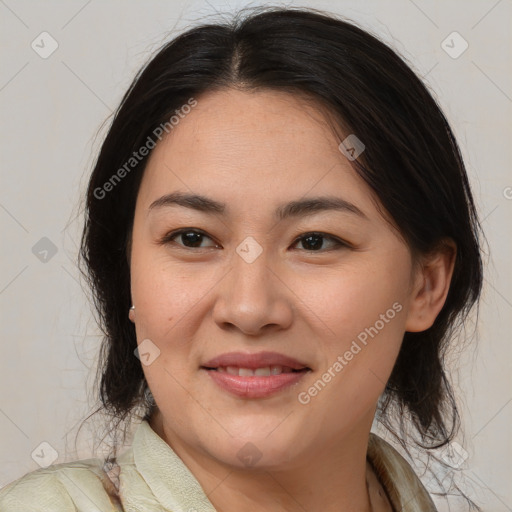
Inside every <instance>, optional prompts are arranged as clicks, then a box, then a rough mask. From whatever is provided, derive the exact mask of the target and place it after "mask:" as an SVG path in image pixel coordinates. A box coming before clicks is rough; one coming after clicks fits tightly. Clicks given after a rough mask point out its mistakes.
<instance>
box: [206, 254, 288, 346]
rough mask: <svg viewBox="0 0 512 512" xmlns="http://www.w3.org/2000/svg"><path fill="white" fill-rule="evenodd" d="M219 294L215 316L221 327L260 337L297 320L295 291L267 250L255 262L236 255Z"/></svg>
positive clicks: (220, 285)
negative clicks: (287, 283)
mask: <svg viewBox="0 0 512 512" xmlns="http://www.w3.org/2000/svg"><path fill="white" fill-rule="evenodd" d="M217 294H218V295H217V297H216V301H215V306H214V308H213V319H214V321H215V322H216V323H217V325H218V326H219V327H220V328H221V329H224V330H236V329H238V330H239V331H241V332H242V333H244V334H245V335H247V336H258V335H261V334H263V333H269V332H272V331H279V330H281V329H287V328H288V327H289V326H290V325H291V323H292V321H293V307H292V300H293V292H292V291H291V290H290V289H289V288H288V287H287V285H286V283H285V282H283V280H282V276H279V270H278V265H273V264H272V262H270V261H269V259H268V258H267V257H266V254H265V251H263V253H262V254H261V255H260V256H259V257H258V258H257V259H256V260H255V261H252V262H251V263H249V262H247V261H245V260H244V259H243V258H242V257H239V255H238V254H236V255H235V256H234V257H233V266H232V268H231V270H230V271H229V272H228V274H227V275H226V276H225V278H224V279H223V280H222V281H221V282H220V283H219V287H218V288H217Z"/></svg>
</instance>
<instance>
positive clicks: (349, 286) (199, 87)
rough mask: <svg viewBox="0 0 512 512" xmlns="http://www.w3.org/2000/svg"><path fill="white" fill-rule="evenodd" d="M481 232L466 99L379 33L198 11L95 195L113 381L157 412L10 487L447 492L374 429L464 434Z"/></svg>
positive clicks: (210, 502)
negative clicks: (463, 142)
mask: <svg viewBox="0 0 512 512" xmlns="http://www.w3.org/2000/svg"><path fill="white" fill-rule="evenodd" d="M478 236H479V224H478V220H477V216H476V213H475V207H474V203H473V199H472V195H471V191H470V188H469V184H468V179H467V176H466V172H465V168H464V164H463V161H462V158H461V155H460V152H459V149H458V146H457V143H456V141H455V139H454V137H453V134H452V131H451V130H450V127H449V125H448V123H447V121H446V119H445V117H444V116H443V114H442V112H441V111H440V109H439V107H438V106H437V104H436V102H435V100H434V99H433V98H432V96H431V95H430V93H429V92H428V91H427V89H426V87H425V86H424V85H423V84H422V83H421V81H420V80H419V79H418V77H417V76H416V75H415V74H414V73H413V72H412V71H411V69H410V68H409V67H408V66H407V65H406V64H405V63H404V62H403V61H402V60H401V58H400V57H398V56H397V54H396V53H395V52H394V51H393V50H391V49H390V48H389V47H387V46H386V45H384V44H383V43H382V42H380V41H379V40H377V39H376V38H375V37H373V36H372V35H370V34H368V33H367V32H365V31H363V30H361V29H359V28H358V27H356V26H354V25H353V24H351V23H348V22H345V21H342V20H340V19H338V18H336V17H334V16H330V15H327V14H324V13H321V12H318V11H314V10H305V9H281V8H275V9H263V10H262V11H261V12H256V13H252V14H251V15H249V16H238V17H237V18H236V19H235V20H234V21H233V22H232V23H230V24H218V25H205V26H200V27H197V28H194V29H191V30H189V31H187V32H186V33H184V34H183V35H181V36H179V37H177V38H175V39H174V40H172V41H170V42H169V43H168V44H167V45H166V46H164V47H163V48H162V49H161V50H160V51H159V52H158V54H157V55H156V56H155V57H154V58H153V59H152V60H151V61H150V62H149V63H148V64H147V66H146V67H145V68H144V69H143V70H141V72H140V73H139V75H138V76H137V77H136V79H135V80H134V82H133V84H132V86H131V87H130V89H129V91H128V92H127V93H126V95H125V97H124V98H123V100H122V102H121V105H120V107H119V109H118V111H117V113H116V115H115V118H114V120H113V123H112V125H111V127H110V130H109V133H108V135H107V137H106V139H105V141H104V143H103V146H102V148H101V151H100V154H99V157H98V159H97V162H96V165H95V168H94V171H93V173H92V176H91V179H90V182H89V188H88V195H87V211H86V224H85V228H84V233H83V239H82V256H83V258H84V261H85V263H86V266H87V272H88V276H89V279H90V283H91V285H92V287H93V290H94V294H95V299H96V304H97V308H98V312H99V315H100V319H101V325H102V327H103V328H104V331H105V333H106V337H105V343H104V346H103V352H102V355H103V358H102V364H101V365H100V368H99V372H100V375H101V379H100V396H101V399H102V401H103V405H104V407H105V409H106V410H107V411H108V412H110V413H111V414H112V416H113V418H114V420H115V421H116V422H117V424H118V425H120V424H121V423H122V422H124V421H127V422H128V423H129V421H130V420H131V419H132V418H134V417H136V412H137V411H140V410H141V409H142V414H143V418H142V422H141V423H140V425H139V426H138V428H137V431H136V433H135V437H134V439H133V443H132V445H131V447H130V448H128V449H127V450H125V451H124V452H123V453H122V454H121V455H118V454H117V445H115V446H114V450H113V456H112V457H111V458H109V460H108V461H107V464H105V465H104V464H103V461H101V460H99V459H88V460H85V461H77V462H72V463H65V464H59V465H54V466H51V467H49V468H47V469H41V470H38V471H35V472H32V473H29V474H28V475H25V477H22V478H21V479H19V480H17V481H15V482H13V483H11V484H10V485H8V486H7V487H6V488H4V489H3V490H2V491H1V493H0V508H1V509H2V510H6V511H18V510H19V511H21V510H23V511H25V510H28V509H31V510H59V511H68V510H69V511H71V510H101V511H106V510H109V511H110V510H126V511H129V510H130V511H132V510H140V511H156V510H158V511H161V510H165V511H178V510H180V511H186V510H188V511H211V510H218V511H224V512H229V511H235V510H236V511H263V510H265V511H267V510H271V511H303V510H307V511H316V510H322V511H324V512H325V511H327V512H330V511H339V510H344V511H374V512H377V511H399V510H401V511H431V510H435V506H434V504H433V501H432V499H431V497H430V496H429V494H428V492H427V491H426V489H425V488H424V487H423V485H422V484H421V482H420V480H419V479H418V477H417V476H416V475H415V473H414V471H413V469H412V467H411V466H410V465H409V464H408V462H407V461H406V460H405V459H404V458H402V457H401V456H400V455H399V454H398V452H397V451H395V450H394V449H393V448H392V447H391V445H389V444H388V443H387V442H385V441H384V440H383V439H381V438H379V437H378V436H376V435H375V434H373V433H370V429H371V426H372V423H373V421H374V419H375V418H376V419H377V420H378V421H380V422H381V423H382V424H383V425H385V426H387V427H388V428H390V429H392V428H393V427H392V424H393V418H394V417H395V418H396V417H398V418H400V425H401V426H402V428H400V429H399V431H398V432H395V433H396V435H397V436H399V438H400V439H402V440H403V441H404V442H405V441H406V440H407V439H406V429H405V427H404V421H405V420H407V421H408V423H409V425H410V426H412V428H414V429H415V430H416V432H417V436H418V437H419V440H418V441H417V443H418V444H420V445H421V446H423V447H425V448H426V449H427V450H433V449H435V448H439V447H443V446H446V445H448V443H449V442H450V441H451V440H452V439H453V437H454V435H455V433H456V431H457V427H458V415H457V409H456V406H455V403H454V400H453V394H452V391H451V388H450V386H449V383H448V381H447V377H446V374H445V370H444V367H443V354H444V352H445V350H446V347H447V345H448V343H449V341H450V337H451V334H452V332H453V331H454V328H455V326H457V325H458V322H459V320H462V319H464V318H465V316H466V314H467V313H468V311H469V310H470V308H471V307H472V306H473V304H474V303H476V302H477V300H478V297H479V294H480V290H481V284H482V264H481V258H480V249H479V241H478ZM404 418H405V420H404ZM392 431H393V430H392ZM470 505H471V503H470ZM30 507H32V508H30ZM94 507H95V508H94Z"/></svg>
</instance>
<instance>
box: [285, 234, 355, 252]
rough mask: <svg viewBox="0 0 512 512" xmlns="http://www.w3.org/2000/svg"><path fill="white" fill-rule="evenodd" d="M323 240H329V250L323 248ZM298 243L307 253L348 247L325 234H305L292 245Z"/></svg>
mask: <svg viewBox="0 0 512 512" xmlns="http://www.w3.org/2000/svg"><path fill="white" fill-rule="evenodd" d="M325 240H329V241H330V243H331V247H330V248H327V249H326V248H325V245H326V244H325ZM298 243H301V244H302V248H303V249H304V250H306V251H308V252H315V251H321V250H324V251H325V250H333V249H338V248H340V247H349V246H348V244H346V243H345V242H342V241H341V240H339V239H338V238H336V237H333V236H331V235H327V234H326V233H317V232H314V233H305V234H304V235H301V236H300V237H299V238H297V239H296V240H295V242H294V245H297V244H298Z"/></svg>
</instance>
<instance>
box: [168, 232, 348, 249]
mask: <svg viewBox="0 0 512 512" xmlns="http://www.w3.org/2000/svg"><path fill="white" fill-rule="evenodd" d="M184 233H195V234H198V235H202V236H204V237H207V238H210V240H212V241H213V242H215V241H214V240H213V239H212V238H211V237H210V236H208V235H207V234H206V233H205V232H204V231H202V230H200V229H193V228H182V229H177V230H175V231H171V232H169V233H167V234H166V235H164V236H163V237H162V238H161V239H160V240H159V242H158V243H159V244H161V245H165V244H169V243H177V242H175V241H174V238H176V237H178V236H179V235H182V234H184ZM309 236H316V237H320V238H323V239H328V240H331V241H333V242H334V244H335V245H334V247H333V248H331V249H319V250H307V249H303V250H304V251H305V252H311V253H317V252H327V251H333V250H340V249H342V248H351V245H350V244H349V243H347V242H344V241H343V240H341V239H339V238H337V237H335V236H333V235H329V234H327V233H323V232H321V231H308V232H307V233H303V234H301V235H300V236H298V237H296V238H295V240H294V241H293V244H292V245H293V246H294V245H297V243H299V242H300V241H301V240H305V239H306V238H308V237H309ZM215 243H216V242H215ZM177 245H178V246H180V247H181V248H183V249H187V250H195V249H212V248H215V247H186V246H185V245H182V244H177Z"/></svg>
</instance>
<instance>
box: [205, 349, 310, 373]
mask: <svg viewBox="0 0 512 512" xmlns="http://www.w3.org/2000/svg"><path fill="white" fill-rule="evenodd" d="M219 366H222V367H226V366H236V367H238V368H249V369H251V370H255V369H256V368H265V367H266V366H287V367H289V368H292V369H293V370H302V369H304V368H306V369H309V367H308V366H307V365H306V364H303V363H301V362H300V361H297V360H296V359H294V358H292V357H289V356H285V355H284V354H279V353H277V352H258V353H256V354H247V353H244V352H229V353H226V354H221V355H220V356H217V357H214V358H213V359H210V360H209V361H207V362H206V363H204V364H203V365H202V367H203V368H219Z"/></svg>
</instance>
